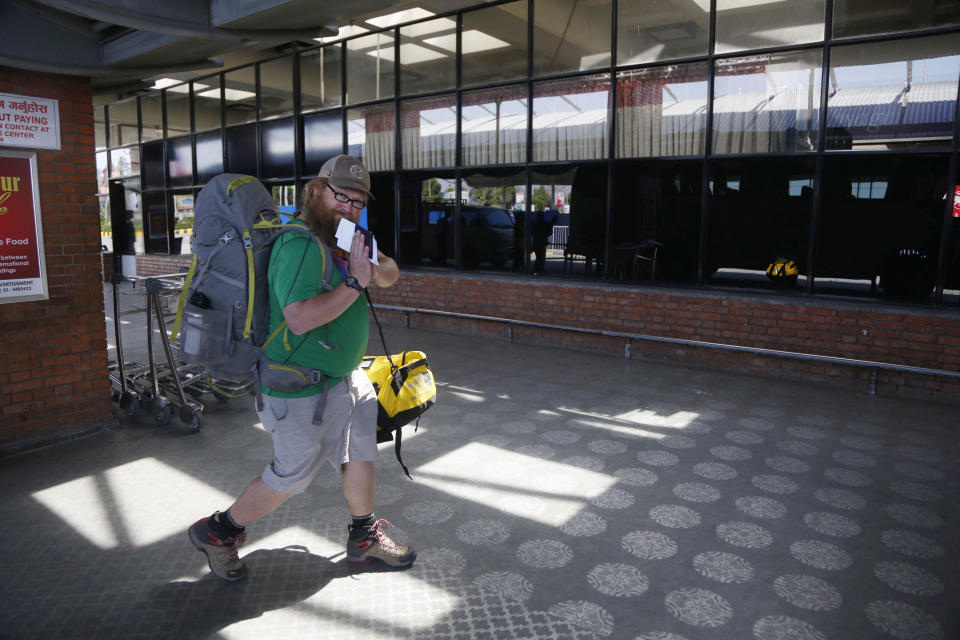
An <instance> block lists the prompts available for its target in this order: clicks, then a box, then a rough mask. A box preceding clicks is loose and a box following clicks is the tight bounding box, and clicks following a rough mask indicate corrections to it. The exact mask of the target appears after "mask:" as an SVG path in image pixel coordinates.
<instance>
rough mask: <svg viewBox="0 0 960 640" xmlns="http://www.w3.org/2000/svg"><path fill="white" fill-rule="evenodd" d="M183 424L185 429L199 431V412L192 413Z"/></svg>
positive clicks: (192, 431)
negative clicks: (185, 426)
mask: <svg viewBox="0 0 960 640" xmlns="http://www.w3.org/2000/svg"><path fill="white" fill-rule="evenodd" d="M185 424H186V425H187V429H189V430H190V433H197V432H199V431H200V414H199V413H195V414H193V417H192V418H190V420H189V421H188V422H186V423H185Z"/></svg>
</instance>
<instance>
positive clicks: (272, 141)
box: [260, 118, 296, 178]
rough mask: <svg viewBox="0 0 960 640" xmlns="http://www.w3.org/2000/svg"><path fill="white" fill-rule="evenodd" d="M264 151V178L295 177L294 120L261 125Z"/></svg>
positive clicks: (261, 146) (289, 119)
mask: <svg viewBox="0 0 960 640" xmlns="http://www.w3.org/2000/svg"><path fill="white" fill-rule="evenodd" d="M260 135H261V145H260V148H261V149H262V151H263V166H262V175H261V177H262V178H287V177H292V176H293V165H294V158H295V157H296V156H295V153H294V148H293V119H292V118H288V119H285V120H275V121H273V122H265V123H263V124H262V125H260Z"/></svg>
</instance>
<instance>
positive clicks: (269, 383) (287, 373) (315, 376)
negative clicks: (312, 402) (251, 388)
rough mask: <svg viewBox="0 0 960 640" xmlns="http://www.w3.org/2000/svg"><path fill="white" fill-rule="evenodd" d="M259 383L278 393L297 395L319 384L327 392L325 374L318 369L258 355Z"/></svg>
mask: <svg viewBox="0 0 960 640" xmlns="http://www.w3.org/2000/svg"><path fill="white" fill-rule="evenodd" d="M257 368H258V372H259V377H260V383H261V384H263V385H264V386H265V387H267V388H268V389H270V390H271V391H277V392H279V393H297V392H298V391H303V390H304V389H307V388H309V387H312V386H314V385H316V384H319V383H321V382H322V383H324V386H323V391H324V392H325V391H326V390H327V385H326V381H327V374H325V373H324V372H323V371H321V370H319V369H314V368H312V367H305V366H302V365H299V364H293V363H292V362H277V361H275V360H271V359H270V358H268V357H267V356H266V355H264V354H262V353H261V354H260V360H259V361H258V362H257Z"/></svg>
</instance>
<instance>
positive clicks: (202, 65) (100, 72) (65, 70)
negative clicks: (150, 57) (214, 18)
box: [0, 54, 223, 79]
mask: <svg viewBox="0 0 960 640" xmlns="http://www.w3.org/2000/svg"><path fill="white" fill-rule="evenodd" d="M0 66H4V67H13V68H15V69H26V70H27V71H37V72H40V73H62V74H64V75H68V76H91V77H93V78H107V77H110V78H128V79H129V78H149V77H151V76H159V75H166V74H170V73H181V72H183V71H197V70H198V69H211V68H220V67H222V66H223V60H220V59H217V58H209V59H206V60H196V61H194V62H185V63H181V64H176V65H172V64H171V65H164V66H162V67H106V66H89V65H78V64H68V63H64V62H61V61H56V62H43V61H40V60H36V59H27V58H21V57H17V56H10V55H4V54H0Z"/></svg>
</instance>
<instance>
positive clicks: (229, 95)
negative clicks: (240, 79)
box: [197, 89, 257, 102]
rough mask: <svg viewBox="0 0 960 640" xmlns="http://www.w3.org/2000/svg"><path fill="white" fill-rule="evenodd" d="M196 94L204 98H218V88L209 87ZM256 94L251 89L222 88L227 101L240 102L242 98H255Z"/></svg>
mask: <svg viewBox="0 0 960 640" xmlns="http://www.w3.org/2000/svg"><path fill="white" fill-rule="evenodd" d="M197 95H198V96H203V97H204V98H219V97H220V89H210V90H209V91H204V92H202V93H198V94H197ZM256 96H257V94H255V93H254V92H253V91H243V90H242V89H224V97H225V98H226V99H227V102H240V101H242V100H249V99H250V98H255V97H256Z"/></svg>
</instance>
